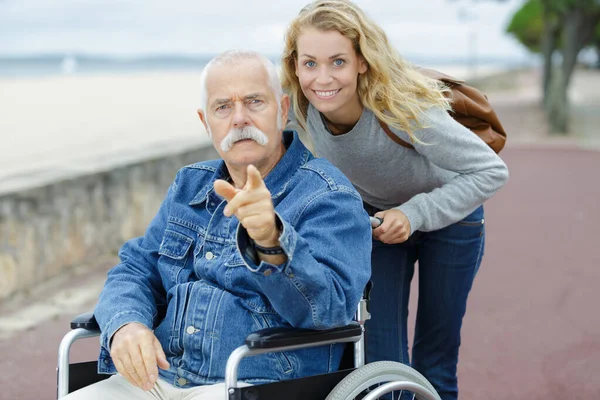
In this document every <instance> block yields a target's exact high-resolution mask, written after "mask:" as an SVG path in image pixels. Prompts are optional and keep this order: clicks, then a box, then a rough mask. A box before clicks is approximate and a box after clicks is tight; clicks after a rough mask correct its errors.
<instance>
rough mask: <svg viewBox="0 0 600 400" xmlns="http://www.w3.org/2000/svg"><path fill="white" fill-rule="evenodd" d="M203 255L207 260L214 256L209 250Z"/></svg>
mask: <svg viewBox="0 0 600 400" xmlns="http://www.w3.org/2000/svg"><path fill="white" fill-rule="evenodd" d="M205 257H206V259H207V260H212V259H213V258H215V255H214V254H213V253H211V252H210V251H209V252H207V253H206V255H205Z"/></svg>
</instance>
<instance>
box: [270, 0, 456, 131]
mask: <svg viewBox="0 0 600 400" xmlns="http://www.w3.org/2000/svg"><path fill="white" fill-rule="evenodd" d="M308 27H312V28H316V29H319V30H322V31H337V32H339V33H341V34H342V35H344V36H345V37H347V38H348V39H350V41H351V42H352V44H353V46H354V50H355V51H356V54H357V55H358V56H360V57H363V59H364V60H365V62H366V63H367V65H368V69H367V71H366V72H365V73H364V74H360V75H359V76H358V85H357V93H358V97H359V99H360V101H361V103H362V105H363V106H364V107H367V108H369V109H370V110H372V111H373V113H374V114H375V115H376V116H377V118H378V119H379V120H380V121H381V122H383V123H385V124H387V125H389V126H392V127H394V128H396V129H401V130H403V131H405V132H407V133H408V134H409V136H410V138H411V140H413V141H416V142H420V141H419V140H418V139H417V138H416V137H415V136H414V134H413V132H412V130H413V129H414V127H415V124H416V126H418V127H422V123H421V121H420V119H419V116H421V115H422V113H423V112H424V111H425V110H426V109H428V108H430V107H433V106H439V107H442V108H444V109H446V110H448V109H450V104H449V100H448V98H447V97H446V96H445V93H446V92H448V90H449V89H448V88H447V87H445V86H444V85H443V84H442V83H441V82H439V81H437V80H435V79H431V78H428V77H426V76H424V75H423V74H421V73H419V72H418V70H417V69H416V68H415V67H414V66H412V65H411V64H410V63H408V62H406V61H404V60H403V59H402V58H401V57H400V55H399V54H398V53H397V52H396V50H395V49H394V48H393V47H392V46H391V45H390V43H389V42H388V39H387V35H386V34H385V32H384V31H383V29H381V28H380V27H379V26H378V25H377V24H376V23H374V22H373V21H372V20H371V19H369V18H368V17H367V16H366V15H365V13H364V12H363V11H362V10H361V9H360V8H359V7H358V6H356V5H355V4H353V3H352V2H350V1H347V0H317V1H314V2H313V3H311V4H309V5H307V6H306V7H304V8H303V9H302V10H301V11H300V13H299V14H298V16H296V18H294V19H293V20H292V22H291V24H290V26H289V27H288V30H287V32H286V35H285V48H284V51H283V56H282V85H283V89H284V91H286V92H287V93H288V94H289V96H290V97H291V100H292V103H293V107H294V114H295V115H296V119H297V121H298V123H299V124H300V126H302V127H303V128H304V129H306V116H307V110H308V99H307V98H306V96H304V93H303V92H302V88H301V87H300V83H299V81H298V77H297V76H296V63H297V60H298V48H297V43H298V36H299V35H300V34H301V33H302V30H303V29H304V28H308Z"/></svg>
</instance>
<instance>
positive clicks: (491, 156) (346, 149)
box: [307, 105, 508, 233]
mask: <svg viewBox="0 0 600 400" xmlns="http://www.w3.org/2000/svg"><path fill="white" fill-rule="evenodd" d="M422 124H423V126H424V127H423V128H416V129H415V130H414V131H413V132H414V134H415V135H416V136H417V138H419V140H421V141H422V142H424V143H425V144H419V143H413V145H414V147H415V149H414V150H413V149H408V148H405V147H403V146H400V145H399V144H397V143H395V142H394V141H392V140H391V139H390V138H389V137H388V136H387V135H386V133H385V132H384V131H383V129H382V128H381V126H380V125H379V122H378V120H377V118H376V117H375V114H373V112H372V111H371V110H369V109H366V108H365V109H364V111H363V113H362V115H361V117H360V119H359V120H358V122H357V123H356V125H355V126H354V128H352V130H351V131H350V132H348V133H345V134H343V135H337V136H334V135H332V134H331V133H330V132H329V130H328V129H327V127H326V125H325V122H324V121H323V118H322V116H321V114H320V113H319V111H317V110H316V109H315V108H314V107H313V106H312V105H309V108H308V118H307V126H308V132H309V134H310V136H311V139H312V141H313V143H314V147H315V152H316V153H317V155H318V156H320V157H325V158H327V159H328V160H329V161H331V162H332V163H333V164H334V165H335V166H337V167H338V168H339V169H340V170H341V171H342V172H343V173H344V174H346V176H347V177H348V178H350V180H351V181H352V183H353V184H354V186H355V187H356V189H357V190H358V191H359V193H360V194H361V196H362V198H363V200H364V201H365V202H367V203H369V204H371V205H372V206H375V207H377V208H380V209H382V210H387V209H390V208H397V209H399V210H400V211H402V212H403V213H404V214H405V215H406V216H407V218H408V220H409V222H410V226H411V231H412V232H415V231H417V230H421V231H427V232H429V231H434V230H437V229H441V228H444V227H446V226H448V225H451V224H453V223H455V222H457V221H460V220H462V219H463V218H464V217H466V216H467V215H469V214H470V213H472V212H473V211H474V210H475V209H476V208H477V207H479V206H480V205H481V204H483V202H484V201H485V200H487V199H489V198H490V197H491V196H492V195H493V194H494V193H495V192H496V191H497V190H498V189H500V188H501V187H502V186H503V185H504V183H505V182H506V180H507V179H508V169H507V167H506V164H504V162H503V161H502V160H501V159H500V157H498V155H497V154H496V153H494V151H493V150H492V149H490V148H489V147H488V146H487V144H485V143H484V142H483V141H482V140H481V139H480V138H478V137H477V136H476V135H475V134H473V133H472V132H471V131H469V130H468V129H467V128H465V127H464V126H462V125H461V124H459V123H458V122H456V121H455V120H454V119H452V117H451V116H450V115H449V114H448V113H447V112H446V111H444V110H442V109H441V108H431V109H429V110H428V111H427V113H426V115H425V117H424V118H423V121H422ZM390 129H391V130H392V132H394V133H395V134H396V135H398V137H399V138H401V139H402V140H404V141H405V142H407V143H410V138H409V136H408V134H407V133H406V132H404V131H399V130H397V129H395V128H393V127H391V126H390ZM412 232H411V233H412Z"/></svg>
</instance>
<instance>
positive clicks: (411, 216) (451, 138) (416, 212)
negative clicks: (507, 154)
mask: <svg viewBox="0 0 600 400" xmlns="http://www.w3.org/2000/svg"><path fill="white" fill-rule="evenodd" d="M391 129H392V131H393V132H394V133H395V134H396V135H398V137H400V138H401V139H403V140H405V141H408V140H409V138H408V135H407V134H406V133H405V132H402V131H398V130H395V129H394V128H391ZM414 133H415V135H416V137H417V138H418V139H419V140H420V141H421V143H413V145H414V147H415V151H417V152H418V153H419V154H420V155H422V156H423V157H425V158H427V160H428V161H429V162H431V163H432V164H434V165H436V166H438V167H440V168H443V169H445V170H448V171H452V172H455V173H456V175H455V176H454V177H453V178H452V179H451V180H450V181H449V182H447V183H446V184H444V185H442V186H441V187H439V188H436V189H434V190H432V191H430V192H427V193H419V194H417V195H415V196H413V197H412V198H410V199H409V200H408V201H406V202H405V203H404V204H401V205H400V206H398V207H397V208H398V209H399V210H400V211H402V212H403V213H404V214H405V215H406V216H407V218H408V220H409V221H410V225H411V234H412V233H413V232H415V231H417V230H422V231H434V230H438V229H441V228H444V227H446V226H448V225H451V224H453V223H455V222H457V221H460V220H462V219H463V218H465V217H466V216H467V215H469V214H470V213H471V212H473V211H474V210H475V209H476V208H477V207H479V206H480V205H481V204H483V203H484V202H485V201H486V200H487V199H489V198H490V197H491V196H492V195H493V194H494V193H496V191H498V190H499V189H500V188H501V187H502V186H503V185H504V184H505V183H506V181H507V179H508V168H507V167H506V164H505V163H504V162H503V161H502V159H500V157H499V156H498V155H497V154H496V153H495V152H494V151H493V150H492V149H491V148H490V147H489V146H488V145H487V144H486V143H485V142H484V141H483V140H481V139H480V138H479V137H477V135H475V134H474V133H473V132H471V131H470V130H469V129H467V128H465V127H464V126H462V125H461V124H459V123H458V122H456V121H455V120H454V119H453V118H452V117H451V116H450V115H449V114H448V113H447V112H446V111H445V110H443V109H441V108H431V109H430V110H428V112H427V113H426V116H425V118H424V119H423V121H422V127H421V128H419V129H416V130H415V131H414Z"/></svg>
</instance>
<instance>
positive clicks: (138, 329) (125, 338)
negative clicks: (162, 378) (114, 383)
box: [110, 322, 169, 391]
mask: <svg viewBox="0 0 600 400" xmlns="http://www.w3.org/2000/svg"><path fill="white" fill-rule="evenodd" d="M110 356H111V357H112V359H113V362H114V364H115V367H117V371H119V373H120V374H121V375H123V377H125V379H127V380H128V381H129V383H131V384H132V385H134V386H137V387H139V388H141V389H143V390H146V391H148V390H150V389H152V387H153V386H154V384H155V383H156V380H157V379H158V367H160V368H161V369H167V368H169V363H168V361H167V357H166V356H165V352H164V351H163V349H162V346H161V345H160V342H159V341H158V339H157V338H156V336H154V332H152V331H151V330H150V329H148V328H147V327H146V326H144V325H142V324H139V323H137V322H132V323H129V324H127V325H124V326H122V327H121V328H120V329H119V330H117V332H115V334H114V335H113V339H112V344H111V346H110Z"/></svg>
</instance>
